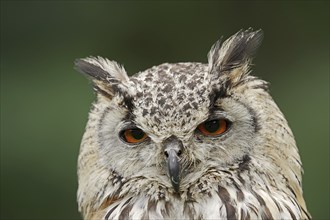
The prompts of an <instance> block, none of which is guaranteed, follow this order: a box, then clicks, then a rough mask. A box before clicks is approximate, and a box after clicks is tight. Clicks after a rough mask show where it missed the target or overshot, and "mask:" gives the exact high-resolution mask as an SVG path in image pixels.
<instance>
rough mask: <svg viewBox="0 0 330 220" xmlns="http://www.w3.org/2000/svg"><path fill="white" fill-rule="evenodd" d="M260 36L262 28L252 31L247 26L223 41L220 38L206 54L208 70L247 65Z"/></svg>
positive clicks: (260, 39) (260, 38)
mask: <svg viewBox="0 0 330 220" xmlns="http://www.w3.org/2000/svg"><path fill="white" fill-rule="evenodd" d="M262 38H263V32H262V30H258V31H253V30H252V28H249V29H247V30H245V31H243V30H240V31H239V32H237V33H236V34H234V35H233V36H231V37H230V38H229V39H227V40H226V41H225V42H223V43H221V39H220V40H219V41H217V42H216V43H215V44H214V45H213V46H212V48H211V50H210V52H209V54H208V63H209V70H210V72H211V73H213V72H214V71H215V72H217V73H221V72H226V71H231V70H233V69H236V68H239V67H243V66H247V65H249V63H250V62H251V60H252V58H253V55H254V54H255V52H256V50H257V48H258V47H259V46H260V44H261V41H262Z"/></svg>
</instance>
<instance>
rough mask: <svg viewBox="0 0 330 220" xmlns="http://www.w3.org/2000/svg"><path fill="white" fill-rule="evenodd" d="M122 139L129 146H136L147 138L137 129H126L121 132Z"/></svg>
mask: <svg viewBox="0 0 330 220" xmlns="http://www.w3.org/2000/svg"><path fill="white" fill-rule="evenodd" d="M121 137H122V139H123V140H124V141H125V142H127V143H130V144H137V143H140V142H142V141H144V140H145V139H146V138H147V137H148V136H147V134H146V133H144V131H142V130H141V129H139V128H132V129H127V130H124V131H122V132H121Z"/></svg>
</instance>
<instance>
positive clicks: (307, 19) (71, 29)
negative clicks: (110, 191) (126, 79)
mask: <svg viewBox="0 0 330 220" xmlns="http://www.w3.org/2000/svg"><path fill="white" fill-rule="evenodd" d="M248 27H254V28H255V29H258V28H262V29H263V30H264V33H265V38H264V42H263V44H262V46H261V48H260V49H259V51H258V53H257V58H256V59H255V60H254V63H255V64H256V65H255V66H254V73H253V74H255V75H257V76H259V77H261V78H263V79H265V80H267V81H270V82H271V93H272V95H273V97H274V99H275V100H276V102H277V103H278V105H279V106H280V108H281V109H282V111H283V112H284V114H285V115H286V117H287V119H288V121H289V124H290V125H291V128H292V130H293V132H294V134H295V136H296V140H297V143H298V146H299V149H300V153H301V157H302V161H303V164H304V169H305V175H304V179H303V186H304V195H305V198H306V201H307V205H308V208H309V210H310V212H311V213H312V215H313V216H314V219H328V218H329V1H268V2H262V1H218V2H217V1H210V2H209V1H203V2H197V1H194V2H190V1H181V2H176V1H169V2H162V1H154V2H152V1H148V2H142V1H139V2H131V1H113V2H105V1H93V2H92V1H91V2H89V1H69V2H65V1H59V2H55V1H44V2H42V1H1V194H0V195H1V219H79V218H80V215H79V213H78V212H77V205H76V189H77V177H76V160H77V156H78V150H79V144H80V140H81V136H82V134H83V132H84V127H85V124H86V121H87V114H88V111H89V108H90V104H91V102H92V100H93V99H94V95H93V92H92V89H91V85H90V83H89V82H88V81H87V80H86V79H85V78H84V77H83V76H82V75H80V74H78V73H77V72H75V71H74V70H73V61H74V59H75V58H79V57H86V56H89V55H102V56H105V57H108V58H110V59H114V60H117V61H118V62H119V63H121V64H123V65H124V66H125V68H126V70H127V71H128V73H135V72H138V71H140V70H144V69H146V68H148V67H151V66H153V65H158V64H160V63H163V62H178V61H200V62H207V59H206V54H207V52H208V51H209V49H210V47H211V45H212V44H213V43H214V42H215V41H216V40H217V39H218V38H220V36H222V35H223V36H224V37H225V38H227V37H228V36H230V35H231V34H233V33H235V32H236V31H238V30H239V29H241V28H248Z"/></svg>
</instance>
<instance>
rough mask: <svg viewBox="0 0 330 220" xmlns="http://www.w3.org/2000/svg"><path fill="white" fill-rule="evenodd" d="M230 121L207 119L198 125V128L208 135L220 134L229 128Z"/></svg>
mask: <svg viewBox="0 0 330 220" xmlns="http://www.w3.org/2000/svg"><path fill="white" fill-rule="evenodd" d="M228 125H229V122H228V121H227V120H225V119H215V120H210V121H205V122H203V123H202V124H200V125H198V127H197V128H198V130H199V131H200V132H201V133H202V134H204V135H206V136H218V135H221V134H223V133H224V132H226V131H227V130H228V127H229V126H228Z"/></svg>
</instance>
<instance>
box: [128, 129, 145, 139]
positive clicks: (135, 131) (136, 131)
mask: <svg viewBox="0 0 330 220" xmlns="http://www.w3.org/2000/svg"><path fill="white" fill-rule="evenodd" d="M131 134H132V137H133V138H135V139H136V140H140V139H142V138H143V137H144V132H143V131H142V130H141V129H132V130H131Z"/></svg>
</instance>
